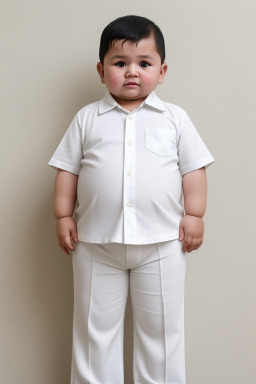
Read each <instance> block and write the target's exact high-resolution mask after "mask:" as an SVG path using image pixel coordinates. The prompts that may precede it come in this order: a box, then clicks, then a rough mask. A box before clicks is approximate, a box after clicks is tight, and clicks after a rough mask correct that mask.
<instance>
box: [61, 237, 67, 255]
mask: <svg viewBox="0 0 256 384" xmlns="http://www.w3.org/2000/svg"><path fill="white" fill-rule="evenodd" d="M59 247H60V249H62V251H63V252H65V253H66V255H69V251H68V250H67V248H66V247H65V246H64V245H63V243H62V241H61V240H59Z"/></svg>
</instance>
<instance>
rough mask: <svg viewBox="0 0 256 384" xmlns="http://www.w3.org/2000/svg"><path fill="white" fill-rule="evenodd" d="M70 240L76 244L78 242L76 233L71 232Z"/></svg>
mask: <svg viewBox="0 0 256 384" xmlns="http://www.w3.org/2000/svg"><path fill="white" fill-rule="evenodd" d="M71 236H72V240H73V241H74V242H75V243H77V242H78V236H77V232H76V231H72V232H71Z"/></svg>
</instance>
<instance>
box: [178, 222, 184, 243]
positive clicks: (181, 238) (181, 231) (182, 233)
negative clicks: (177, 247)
mask: <svg viewBox="0 0 256 384" xmlns="http://www.w3.org/2000/svg"><path fill="white" fill-rule="evenodd" d="M183 239H184V230H183V227H182V226H180V228H179V240H180V241H182V240H183Z"/></svg>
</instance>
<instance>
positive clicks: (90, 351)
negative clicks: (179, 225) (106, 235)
mask: <svg viewBox="0 0 256 384" xmlns="http://www.w3.org/2000/svg"><path fill="white" fill-rule="evenodd" d="M73 271H74V324H73V356H72V373H71V384H87V383H88V384H89V383H90V384H123V383H124V372H123V332H124V315H125V307H126V300H127V296H128V291H129V288H130V294H131V302H132V309H133V322H134V353H133V377H134V383H136V384H185V382H186V377H185V350H184V288H185V271H186V253H185V252H183V251H182V243H181V242H179V240H172V241H165V242H162V243H157V244H145V245H127V244H119V243H108V244H94V243H83V242H79V243H78V244H77V245H76V250H75V252H74V253H73Z"/></svg>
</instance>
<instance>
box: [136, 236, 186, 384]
mask: <svg viewBox="0 0 256 384" xmlns="http://www.w3.org/2000/svg"><path fill="white" fill-rule="evenodd" d="M152 247H155V248H154V249H153V248H152V249H151V251H150V255H149V256H148V259H145V260H144V264H141V265H139V266H138V267H136V268H134V269H131V274H130V291H131V301H132V307H133V317H134V383H135V384H185V382H186V378H185V351H184V285H185V284H184V283H185V269H186V254H185V253H184V252H182V249H181V247H182V244H181V243H180V242H179V241H178V240H174V241H169V242H163V243H158V244H152ZM147 248H148V245H147Z"/></svg>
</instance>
